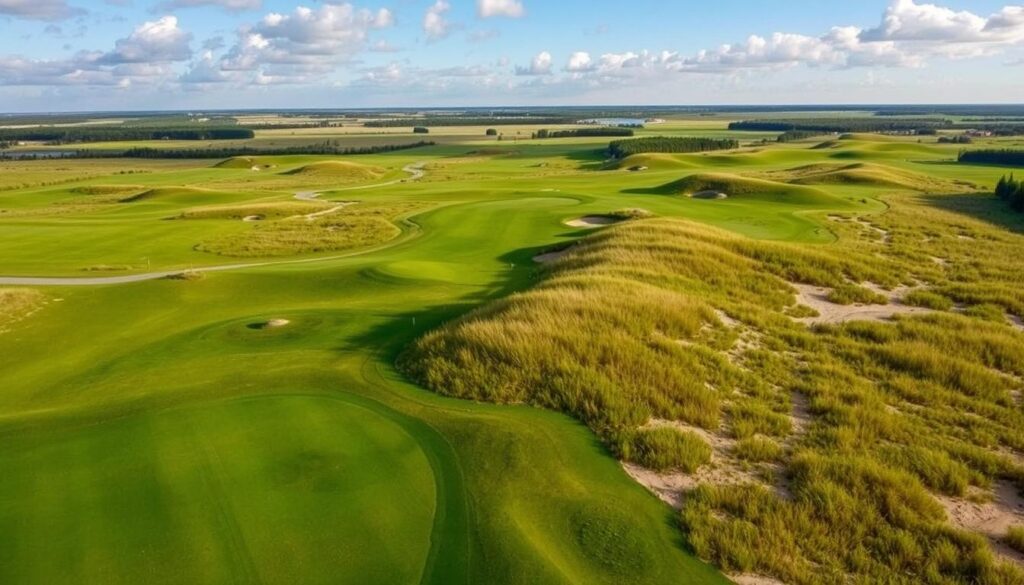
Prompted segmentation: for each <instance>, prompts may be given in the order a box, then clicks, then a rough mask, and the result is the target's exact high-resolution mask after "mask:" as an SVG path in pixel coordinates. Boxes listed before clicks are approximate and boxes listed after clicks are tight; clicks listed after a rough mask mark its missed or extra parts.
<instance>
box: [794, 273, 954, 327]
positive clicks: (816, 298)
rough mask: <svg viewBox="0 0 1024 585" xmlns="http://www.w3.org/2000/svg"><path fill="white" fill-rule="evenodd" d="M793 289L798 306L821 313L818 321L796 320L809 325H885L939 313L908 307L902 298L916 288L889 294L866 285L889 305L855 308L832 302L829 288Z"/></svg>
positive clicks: (857, 305)
mask: <svg viewBox="0 0 1024 585" xmlns="http://www.w3.org/2000/svg"><path fill="white" fill-rule="evenodd" d="M790 285H791V286H792V287H793V288H795V289H796V290H797V294H796V300H797V302H798V303H800V304H801V305H806V306H808V307H810V308H812V309H814V310H815V311H817V312H818V316H817V317H801V318H799V319H796V320H797V321H799V322H801V323H806V324H808V325H816V324H819V323H829V324H836V323H846V322H847V321H885V320H887V319H891V318H892V317H894V316H895V315H924V314H928V313H934V312H935V311H934V310H933V309H928V308H925V307H913V306H910V305H906V304H904V303H903V302H902V301H901V300H900V298H901V297H902V296H903V295H904V294H906V293H907V292H910V291H911V290H913V288H911V287H907V286H900V287H897V288H895V289H893V290H885V289H881V288H879V287H877V286H873V285H870V284H866V285H865V286H866V287H867V288H870V289H871V290H873V291H875V292H877V293H879V294H881V295H883V296H885V297H887V298H888V299H889V304H887V305H874V304H860V303H854V304H852V305H840V304H837V303H833V302H831V301H829V300H828V295H829V293H830V292H832V291H831V289H829V288H826V287H821V286H814V285H810V284H798V283H790Z"/></svg>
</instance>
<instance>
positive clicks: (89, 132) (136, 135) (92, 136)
mask: <svg viewBox="0 0 1024 585" xmlns="http://www.w3.org/2000/svg"><path fill="white" fill-rule="evenodd" d="M253 136H255V134H254V133H253V131H252V130H251V129H249V128H238V127H221V128H209V127H205V128H194V127H192V128H189V127H180V128H145V127H129V128H125V127H116V128H105V127H104V128H89V127H78V128H54V127H39V128H4V129H0V141H5V142H14V141H22V140H31V141H40V142H48V143H50V144H72V143H76V142H110V141H126V140H244V139H248V138H252V137H253Z"/></svg>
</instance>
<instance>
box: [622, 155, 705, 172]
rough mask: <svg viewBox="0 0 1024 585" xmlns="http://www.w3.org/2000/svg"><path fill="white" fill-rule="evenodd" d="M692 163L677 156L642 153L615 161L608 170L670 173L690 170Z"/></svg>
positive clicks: (693, 165) (692, 166)
mask: <svg viewBox="0 0 1024 585" xmlns="http://www.w3.org/2000/svg"><path fill="white" fill-rule="evenodd" d="M695 166H697V165H695V164H694V163H692V162H690V161H688V160H686V159H684V158H683V157H681V156H679V155H674V154H664V153H643V154H633V155H630V156H627V157H626V158H623V159H621V160H616V161H614V162H613V163H612V166H611V167H609V168H612V169H632V168H642V167H646V168H647V169H648V170H652V171H670V170H673V169H690V168H694V167H695Z"/></svg>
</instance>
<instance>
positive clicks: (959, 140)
mask: <svg viewBox="0 0 1024 585" xmlns="http://www.w3.org/2000/svg"><path fill="white" fill-rule="evenodd" d="M972 142H974V140H973V139H971V137H970V136H968V135H966V134H957V135H956V136H939V143H940V144H970V143H972Z"/></svg>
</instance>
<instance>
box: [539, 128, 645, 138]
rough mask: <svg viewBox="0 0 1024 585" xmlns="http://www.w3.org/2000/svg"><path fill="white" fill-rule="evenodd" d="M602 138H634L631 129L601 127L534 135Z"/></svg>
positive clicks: (545, 130) (542, 132) (541, 136)
mask: <svg viewBox="0 0 1024 585" xmlns="http://www.w3.org/2000/svg"><path fill="white" fill-rule="evenodd" d="M595 136H597V137H600V136H633V131H632V130H630V129H629V128H619V127H606V126H603V127H600V128H577V129H575V130H547V129H543V130H538V131H536V132H534V133H533V137H534V138H581V137H595Z"/></svg>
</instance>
